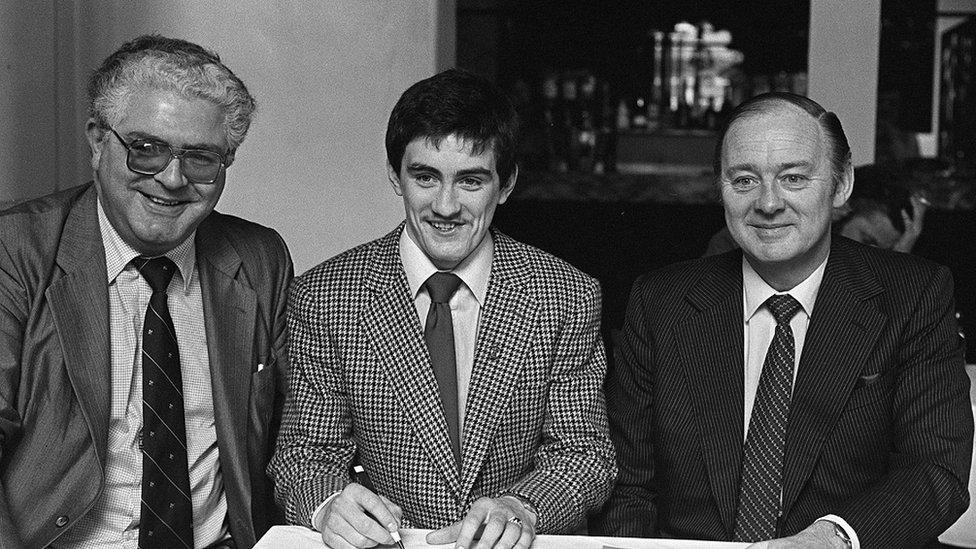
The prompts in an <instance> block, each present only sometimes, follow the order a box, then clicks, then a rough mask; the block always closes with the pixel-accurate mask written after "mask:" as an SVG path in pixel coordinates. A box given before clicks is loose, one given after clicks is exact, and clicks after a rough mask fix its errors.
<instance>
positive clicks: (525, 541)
mask: <svg viewBox="0 0 976 549" xmlns="http://www.w3.org/2000/svg"><path fill="white" fill-rule="evenodd" d="M533 540H535V530H533V529H532V528H529V527H527V526H523V527H522V535H521V536H519V539H518V543H516V544H515V548H516V549H529V547H531V546H532V541H533Z"/></svg>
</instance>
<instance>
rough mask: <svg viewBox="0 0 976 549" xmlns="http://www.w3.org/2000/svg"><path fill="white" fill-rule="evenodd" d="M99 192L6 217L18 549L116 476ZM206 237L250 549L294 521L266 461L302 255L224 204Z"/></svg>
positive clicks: (213, 366)
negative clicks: (274, 527) (226, 211)
mask: <svg viewBox="0 0 976 549" xmlns="http://www.w3.org/2000/svg"><path fill="white" fill-rule="evenodd" d="M95 202H96V198H95V190H94V188H93V187H92V186H91V185H90V184H89V185H82V186H79V187H75V188H72V189H68V190H66V191H63V192H60V193H57V194H53V195H50V196H47V197H44V198H40V199H37V200H35V201H31V202H28V203H25V204H23V205H20V206H17V207H15V208H13V209H11V210H8V211H6V212H3V214H2V215H0V547H3V548H4V549H6V548H11V547H18V546H19V545H20V543H23V544H25V546H27V547H45V546H47V545H48V544H50V543H53V542H55V541H56V540H57V538H58V536H60V535H61V534H62V533H63V532H64V531H65V530H66V529H67V528H70V527H71V525H72V524H73V523H74V522H76V520H77V519H78V518H79V517H81V516H82V515H83V514H84V513H85V512H86V511H87V510H88V509H90V508H91V506H92V505H93V504H94V502H95V498H96V497H98V495H99V493H101V491H102V487H103V485H104V468H105V454H106V446H107V444H108V427H109V419H110V413H111V386H112V380H111V370H112V369H111V365H112V363H111V353H110V348H109V344H110V342H109V318H108V310H109V304H108V302H109V300H108V283H107V282H106V274H105V273H106V271H105V269H106V267H105V250H104V248H103V246H102V237H101V233H100V232H99V230H98V218H97V215H96V209H95ZM196 234H197V236H196V239H197V240H196V244H197V269H198V271H199V276H200V285H201V290H202V293H203V310H204V315H205V317H206V318H205V321H206V332H207V348H208V352H209V356H210V372H211V380H212V385H213V397H214V416H215V420H216V427H217V445H218V447H219V451H220V468H221V473H222V477H223V483H224V492H225V494H226V495H227V507H228V509H227V512H228V523H229V525H230V531H231V535H232V536H233V537H234V539H235V540H236V541H237V544H238V546H239V547H250V546H251V545H253V544H254V542H255V541H256V539H257V537H259V536H261V535H262V534H263V533H264V532H265V530H267V529H268V527H269V526H270V524H271V522H272V520H273V517H276V516H277V517H279V519H278V520H280V513H278V512H276V510H275V507H274V503H273V500H272V498H271V487H270V486H269V482H268V479H267V476H266V475H265V474H264V469H265V466H266V465H267V461H268V458H269V456H270V453H271V445H272V444H273V442H274V433H275V431H276V429H277V421H278V419H279V418H280V410H281V405H282V402H283V401H284V393H285V384H286V383H285V382H286V375H287V371H288V356H287V349H286V345H287V333H286V326H285V299H286V296H287V289H288V283H289V282H290V281H291V277H292V267H291V258H290V257H289V256H288V250H287V249H286V248H285V244H284V242H283V241H282V240H281V237H280V236H278V234H277V233H275V232H274V231H272V230H271V229H268V228H265V227H261V226H259V225H256V224H254V223H250V222H247V221H244V220H243V219H238V218H236V217H231V216H226V215H222V214H219V213H216V212H214V213H213V214H211V215H210V216H209V217H208V218H207V219H206V220H204V222H203V223H202V224H201V225H200V227H199V228H198V229H197V233H196ZM258 363H263V364H265V365H266V366H267V367H266V368H264V369H263V370H262V371H260V372H256V371H255V370H256V367H257V364H258ZM275 410H277V412H275ZM61 517H64V518H63V519H62V518H61ZM18 538H19V540H18Z"/></svg>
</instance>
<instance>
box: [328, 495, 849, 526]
mask: <svg viewBox="0 0 976 549" xmlns="http://www.w3.org/2000/svg"><path fill="white" fill-rule="evenodd" d="M338 495H339V492H333V493H332V495H331V496H329V497H327V498H325V501H323V502H322V503H320V504H319V506H318V507H316V508H315V511H312V530H315V531H316V532H318V531H319V527H318V519H320V518H322V513H323V512H325V506H326V505H328V504H329V502H331V501H332V500H333V499H335V497H336V496H338ZM845 524H846V523H845Z"/></svg>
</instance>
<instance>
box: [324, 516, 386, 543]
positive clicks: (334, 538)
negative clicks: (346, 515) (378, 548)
mask: <svg viewBox="0 0 976 549" xmlns="http://www.w3.org/2000/svg"><path fill="white" fill-rule="evenodd" d="M322 541H323V542H324V543H325V545H326V546H327V547H331V548H333V549H349V548H353V549H355V548H362V547H373V546H375V545H376V543H375V542H374V541H373V540H371V539H369V538H367V537H365V536H363V535H362V534H360V533H359V532H357V531H356V530H355V529H354V528H353V527H352V526H351V525H350V524H349V523H348V522H346V521H345V520H344V519H343V518H342V517H340V516H338V515H332V516H330V517H329V520H328V521H327V522H326V524H325V528H323V529H322Z"/></svg>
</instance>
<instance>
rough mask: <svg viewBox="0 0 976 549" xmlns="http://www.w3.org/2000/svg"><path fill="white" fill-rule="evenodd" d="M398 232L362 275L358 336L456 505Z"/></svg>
mask: <svg viewBox="0 0 976 549" xmlns="http://www.w3.org/2000/svg"><path fill="white" fill-rule="evenodd" d="M402 229H403V225H401V226H400V227H399V228H398V229H396V230H394V231H393V232H392V233H390V234H388V235H386V236H385V237H384V238H383V239H382V240H381V241H380V242H379V244H378V246H377V248H376V250H375V255H374V256H373V258H372V261H370V262H369V263H370V265H371V269H372V270H371V272H369V273H368V274H367V275H366V278H365V285H366V288H367V290H368V291H369V292H370V293H371V294H372V300H371V301H370V302H369V303H368V304H367V307H366V309H365V310H364V311H363V313H362V323H363V328H364V333H366V335H367V338H368V341H369V344H370V347H371V349H372V351H373V355H374V356H375V357H376V358H377V360H378V361H379V363H380V367H381V368H382V369H383V370H384V371H385V372H386V375H387V379H388V380H389V386H390V387H391V390H392V391H393V392H394V394H395V399H396V401H397V403H399V405H400V406H402V407H403V411H404V413H405V415H406V416H407V417H408V418H409V419H410V422H411V423H412V425H413V430H414V433H416V435H417V437H418V438H419V439H421V440H424V441H429V444H424V449H425V450H426V452H427V454H428V456H429V457H430V460H431V462H432V463H433V464H434V465H435V466H436V467H438V468H439V469H440V470H441V472H442V473H443V475H444V478H445V479H447V485H448V486H450V488H451V490H453V491H454V493H455V496H456V497H458V499H459V500H461V499H462V498H461V497H460V496H461V493H462V492H461V480H460V473H459V472H458V468H457V466H456V463H457V462H456V461H455V458H454V452H453V451H452V450H451V442H450V439H449V437H448V434H447V421H446V420H445V419H444V412H443V409H442V406H441V399H440V394H439V393H438V390H437V380H436V379H435V378H434V373H433V370H432V369H431V365H430V353H429V352H428V351H427V346H426V344H425V343H424V340H423V332H422V330H421V325H420V319H419V318H418V317H417V310H416V308H415V307H414V304H413V299H412V296H411V295H410V289H409V286H408V284H407V276H406V273H405V272H404V270H403V265H402V262H401V261H400V254H399V247H398V243H399V238H400V232H401V231H402Z"/></svg>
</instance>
